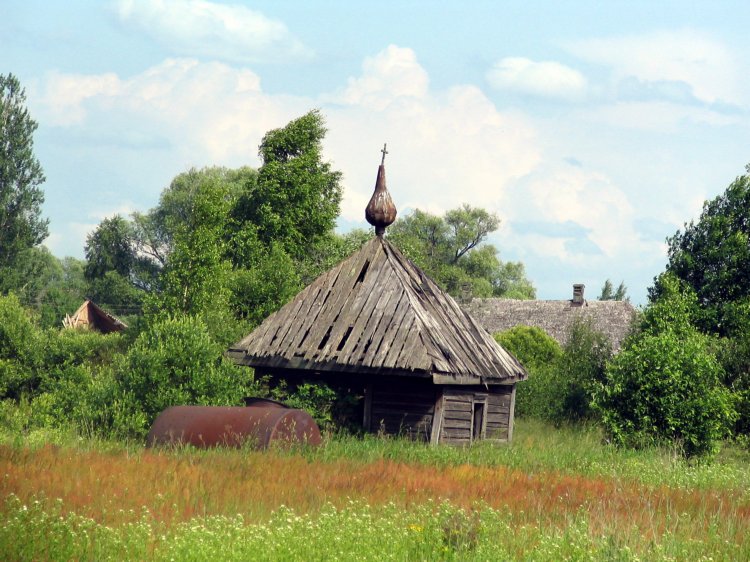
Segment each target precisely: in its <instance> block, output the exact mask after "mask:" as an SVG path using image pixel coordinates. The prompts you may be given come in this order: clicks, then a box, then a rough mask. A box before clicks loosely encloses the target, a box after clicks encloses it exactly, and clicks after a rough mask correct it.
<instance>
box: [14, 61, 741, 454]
mask: <svg viewBox="0 0 750 562" xmlns="http://www.w3.org/2000/svg"><path fill="white" fill-rule="evenodd" d="M0 92H1V93H2V95H0V113H1V114H2V116H3V120H2V122H0V135H2V142H1V143H0V226H2V228H0V400H1V401H2V407H1V410H0V412H2V418H3V422H4V424H5V425H6V427H10V428H13V430H14V431H29V430H33V429H34V428H36V427H43V428H60V429H63V430H66V429H70V428H73V429H74V430H76V431H78V432H81V433H97V434H103V435H107V436H118V437H141V436H142V435H143V434H144V432H145V431H146V430H147V428H148V426H149V424H150V423H151V421H152V420H153V418H154V416H155V415H156V414H157V413H158V412H159V411H161V410H162V409H163V408H165V407H166V406H169V405H172V404H184V403H193V404H238V403H240V402H241V398H242V397H243V396H246V395H249V394H255V395H269V396H273V397H275V398H279V399H282V400H287V401H289V402H290V403H291V404H293V405H295V406H300V407H306V408H308V409H310V410H311V411H313V413H314V414H315V415H316V417H317V418H318V419H319V421H321V423H323V424H324V426H325V425H328V426H333V425H334V424H335V423H336V422H338V423H340V422H341V420H340V416H339V414H340V413H341V412H342V411H345V410H346V408H347V407H350V406H351V403H352V398H351V397H349V396H347V389H345V388H344V389H331V388H328V387H326V386H321V385H312V384H301V385H298V386H295V387H293V388H292V387H286V386H284V385H283V384H282V385H278V384H277V385H275V386H272V385H271V384H270V381H266V380H256V379H254V378H253V373H252V371H251V370H250V369H246V368H238V367H236V366H235V365H233V364H231V363H229V362H228V361H227V360H226V359H225V358H224V355H223V352H224V350H225V349H226V347H227V345H228V344H229V343H231V342H234V341H236V340H237V339H239V338H240V337H241V336H243V335H244V334H246V333H248V332H249V331H250V330H252V329H253V328H254V327H255V326H257V325H258V324H259V323H260V322H261V321H262V320H263V318H265V317H266V316H268V315H269V314H270V313H272V312H273V311H275V310H277V309H278V308H279V307H280V306H282V305H283V304H284V303H285V302H287V301H288V300H289V299H290V298H292V296H293V295H295V294H296V293H297V292H298V291H299V290H300V289H301V288H302V287H303V286H304V285H305V284H307V283H309V282H310V281H312V280H313V279H314V278H315V277H316V276H317V275H319V274H320V273H321V272H323V271H325V270H326V269H328V268H330V267H332V266H333V265H334V264H336V263H338V262H339V261H340V260H342V259H343V258H344V257H346V256H347V255H349V254H351V253H352V252H354V251H355V250H357V249H358V248H359V247H361V245H362V244H363V243H364V242H365V241H366V240H367V239H369V237H370V236H371V234H370V233H369V232H366V231H363V230H354V231H352V232H349V233H347V234H344V235H342V234H338V233H336V232H335V230H334V227H335V223H336V219H337V217H338V215H339V210H340V201H341V181H342V176H341V173H340V172H338V171H336V170H334V169H332V167H331V165H330V164H329V163H327V162H325V161H324V160H323V159H322V156H321V150H322V141H323V139H324V136H325V132H326V129H325V126H324V121H323V117H322V116H321V114H320V113H319V112H317V111H311V112H309V113H307V114H306V115H303V116H302V117H300V118H298V119H295V120H294V121H292V122H290V123H289V124H288V125H286V126H285V127H283V128H280V129H276V130H273V131H270V132H268V133H267V134H266V135H265V136H264V138H263V140H262V142H261V144H260V147H259V155H260V161H261V165H260V167H259V168H258V169H257V170H256V169H252V168H249V167H244V168H240V169H226V168H204V169H201V170H195V169H193V170H189V171H187V172H184V173H182V174H179V175H178V176H177V177H175V178H174V180H173V181H172V182H171V184H170V185H169V186H168V187H166V189H165V190H164V191H163V192H162V194H161V197H160V199H159V202H158V204H157V206H156V207H155V208H153V209H151V210H150V211H148V212H146V213H134V214H132V215H131V216H129V217H123V216H114V217H111V218H108V219H105V220H104V221H102V223H101V224H100V225H99V226H98V227H97V228H96V229H95V230H94V231H93V232H92V233H91V235H90V236H89V237H88V238H87V241H86V245H85V249H84V250H85V260H76V259H73V258H65V259H63V260H60V259H58V258H56V257H54V256H52V255H51V254H50V253H49V252H48V251H47V250H46V249H45V248H44V247H43V246H41V245H40V244H41V242H42V241H43V240H44V239H45V237H46V236H47V221H46V220H45V219H44V218H43V217H42V214H41V204H42V203H43V201H44V194H43V192H42V190H41V188H40V185H41V184H42V183H43V181H44V175H43V172H42V169H41V165H40V164H39V162H38V161H37V159H36V158H35V157H34V154H33V132H34V130H35V129H36V123H35V122H34V121H33V120H32V119H31V117H30V116H29V114H28V111H27V110H26V108H25V96H24V91H23V89H22V88H21V87H20V84H19V83H18V81H17V79H15V77H13V76H12V75H7V76H0ZM749 214H750V179H749V177H748V176H747V175H745V176H740V177H738V178H737V179H736V181H735V182H733V183H732V184H731V185H730V186H729V188H728V189H727V191H726V192H725V193H724V194H722V195H720V196H719V197H717V198H716V199H714V200H713V201H710V202H707V203H706V204H705V206H704V210H703V213H702V215H701V217H700V219H699V220H698V221H697V222H695V223H693V222H691V223H689V224H686V225H685V226H684V228H683V230H681V231H678V232H677V233H676V234H675V235H674V236H673V237H671V238H669V239H668V244H669V256H668V257H669V259H668V263H667V267H666V270H665V272H663V273H662V274H660V275H659V276H658V277H657V278H655V280H654V285H653V286H652V287H651V289H650V292H649V299H650V302H649V305H648V306H647V307H646V308H645V310H643V312H642V314H641V316H640V319H639V321H638V323H637V325H636V326H634V329H633V333H632V334H631V335H630V337H629V338H628V339H627V340H626V341H625V343H624V345H623V348H622V350H621V352H620V353H619V354H617V355H616V356H613V355H612V352H611V346H610V342H608V341H607V340H606V338H605V337H604V336H603V335H602V334H599V333H597V332H595V331H594V330H593V329H592V328H591V326H589V325H587V324H585V323H578V324H576V325H574V326H572V327H571V330H570V337H569V340H568V341H567V342H566V343H565V345H563V346H562V347H560V346H559V345H558V344H557V343H556V342H554V341H553V340H551V338H549V337H548V336H547V335H546V334H544V333H543V332H541V331H540V330H535V329H531V328H527V327H518V328H515V329H513V330H511V331H509V332H506V333H503V334H499V335H497V338H498V341H500V342H501V343H502V344H503V345H504V346H506V347H507V348H508V349H509V350H510V351H512V352H513V353H515V354H516V355H517V356H518V357H519V358H520V359H521V360H522V362H523V363H524V364H525V365H526V366H527V368H528V369H529V371H530V377H529V381H527V382H526V383H522V384H520V385H519V390H518V404H517V412H518V414H519V415H523V416H533V417H538V418H542V419H546V420H551V421H553V422H555V423H558V424H560V423H571V422H580V421H588V422H593V423H598V424H600V425H601V427H602V428H603V429H604V431H605V433H606V435H607V436H608V438H609V439H610V440H611V441H612V442H614V443H617V444H621V445H628V446H636V447H641V446H651V445H662V444H667V445H669V446H671V447H674V448H675V450H677V451H679V452H680V453H682V454H684V455H686V456H689V457H691V456H705V455H710V454H711V453H713V452H715V451H716V449H717V447H718V443H719V442H720V440H721V439H723V438H725V437H727V436H734V437H735V438H737V439H739V440H741V441H742V440H744V441H745V442H747V441H748V440H749V439H748V433H749V432H750V375H749V374H748V371H749V368H750V284H748V283H747V279H748V278H750V244H749V242H748V234H750V232H749V230H750V217H749V216H748V215H749ZM498 227H499V220H498V218H497V217H496V216H495V215H494V214H492V213H490V212H487V211H486V210H484V209H478V208H473V207H471V206H468V205H464V206H462V207H459V208H457V209H454V210H451V211H448V212H447V213H445V214H444V215H443V216H434V215H430V214H429V213H425V212H422V211H419V210H415V211H413V212H411V213H406V214H405V216H402V217H401V218H399V220H398V221H397V222H396V223H394V225H393V226H392V227H391V228H390V229H389V232H388V234H389V237H390V239H391V241H392V242H394V243H395V244H396V245H398V246H399V247H400V248H401V249H402V251H403V252H404V253H405V254H406V255H407V256H408V257H409V258H410V259H412V260H413V261H415V262H416V263H417V265H419V266H420V267H421V268H423V269H424V270H425V271H426V272H427V273H428V274H429V275H431V276H432V277H433V278H434V279H435V280H436V281H437V282H438V283H439V284H441V285H442V286H443V287H444V288H445V289H446V290H448V291H449V292H450V293H451V294H453V295H454V296H461V297H466V296H475V297H487V296H506V297H513V298H534V296H535V294H534V288H533V286H532V284H531V283H530V282H529V280H528V279H527V278H526V276H525V272H524V269H523V265H522V264H520V263H508V262H505V263H504V262H502V261H501V260H500V259H499V257H498V251H497V248H495V247H494V246H492V245H491V244H488V243H487V242H486V239H487V237H488V235H489V234H490V233H491V232H493V231H494V230H496V229H497V228H498ZM607 283H609V281H608V282H607ZM87 297H88V298H91V299H93V300H94V301H95V302H97V303H98V304H99V305H100V306H102V307H104V308H105V309H106V310H108V311H110V312H112V313H114V314H116V315H118V316H120V317H122V319H123V320H125V321H126V322H127V323H128V324H129V326H130V327H129V328H128V329H127V330H126V331H125V332H123V333H121V334H117V335H107V336H102V335H98V334H95V333H90V332H85V331H84V332H80V331H71V330H62V329H61V321H62V319H63V317H64V315H65V314H70V313H72V312H73V311H74V310H75V309H76V308H77V307H78V305H79V304H81V302H82V301H83V299H84V298H87ZM600 298H602V299H613V298H614V299H623V298H626V290H625V286H624V284H621V285H620V286H619V287H618V288H617V290H614V288H613V287H612V285H611V283H609V285H608V284H605V286H604V287H603V289H602V294H601V297H600Z"/></svg>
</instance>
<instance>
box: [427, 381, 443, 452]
mask: <svg viewBox="0 0 750 562" xmlns="http://www.w3.org/2000/svg"><path fill="white" fill-rule="evenodd" d="M442 427H443V389H442V388H440V389H439V390H438V395H437V399H436V400H435V411H434V412H433V414H432V432H431V433H430V445H437V444H438V443H439V442H440V430H441V429H442Z"/></svg>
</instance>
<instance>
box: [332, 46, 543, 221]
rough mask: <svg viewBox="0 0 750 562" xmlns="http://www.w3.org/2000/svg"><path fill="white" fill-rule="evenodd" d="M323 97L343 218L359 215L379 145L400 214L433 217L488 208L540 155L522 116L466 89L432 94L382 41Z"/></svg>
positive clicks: (404, 56) (417, 69)
mask: <svg viewBox="0 0 750 562" xmlns="http://www.w3.org/2000/svg"><path fill="white" fill-rule="evenodd" d="M326 99H327V101H328V102H329V104H330V105H329V107H325V106H324V111H325V113H326V115H327V116H328V122H329V125H330V126H329V129H330V130H329V133H328V137H327V140H326V146H327V152H328V153H329V154H331V155H335V158H334V159H335V164H336V165H337V166H340V167H341V168H342V169H343V170H344V171H345V185H346V193H345V198H344V201H343V204H342V215H343V216H344V217H345V218H347V219H349V220H361V219H362V216H363V214H364V207H365V205H366V203H367V200H368V199H369V197H370V195H371V194H372V188H373V186H374V184H375V173H376V170H377V164H378V161H379V153H378V151H379V149H380V148H381V147H382V144H383V142H388V147H389V151H390V155H389V156H388V159H387V169H388V182H389V185H390V189H391V192H392V195H393V197H394V201H395V202H396V205H397V207H398V208H400V209H401V210H402V211H403V210H405V209H407V208H420V209H424V210H428V211H431V212H435V213H441V212H443V211H445V210H447V209H450V208H452V207H455V206H457V205H459V204H461V203H462V202H468V203H471V204H472V205H480V206H485V207H488V208H495V207H497V206H498V204H499V202H500V201H501V200H502V199H503V196H504V190H505V189H506V187H507V186H508V185H509V183H510V182H511V181H512V179H513V178H517V177H520V176H523V175H525V174H527V173H529V172H530V171H531V170H532V169H533V168H534V166H535V165H536V164H537V163H538V161H539V158H540V155H539V151H538V148H537V143H536V132H535V130H534V128H533V127H532V125H531V124H530V123H529V122H528V121H527V120H526V119H525V118H524V117H523V116H521V115H519V114H516V113H512V112H507V113H506V112H500V111H498V109H497V108H496V107H495V105H494V104H493V103H492V102H491V101H490V100H489V99H488V98H487V97H486V96H485V95H484V94H483V93H482V91H481V90H479V88H477V87H475V86H468V85H464V86H455V87H453V88H450V89H448V90H445V91H431V90H430V89H429V79H428V76H427V72H426V71H425V70H424V68H422V66H421V65H420V64H419V63H418V61H417V58H416V55H415V54H414V52H413V51H412V50H411V49H404V48H399V47H395V46H393V45H391V46H389V47H388V48H387V49H385V50H383V51H381V52H380V53H378V54H377V55H376V56H374V57H370V58H368V59H366V60H365V62H364V64H363V66H362V73H361V75H360V76H357V77H355V78H350V79H349V81H348V87H347V88H346V89H345V90H344V91H342V92H339V93H338V94H337V95H335V96H331V97H327V98H326ZM355 139H356V140H355Z"/></svg>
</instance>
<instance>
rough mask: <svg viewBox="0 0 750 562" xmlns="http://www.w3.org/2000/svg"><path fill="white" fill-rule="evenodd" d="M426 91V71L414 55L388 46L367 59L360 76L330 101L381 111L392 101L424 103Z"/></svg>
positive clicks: (411, 51) (409, 50)
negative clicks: (417, 101)
mask: <svg viewBox="0 0 750 562" xmlns="http://www.w3.org/2000/svg"><path fill="white" fill-rule="evenodd" d="M428 88H429V78H428V76H427V72H426V71H425V70H424V68H422V67H421V66H420V64H419V63H418V62H417V55H416V53H415V52H414V51H413V50H411V49H405V48H400V47H397V46H396V45H389V46H388V47H387V48H386V49H385V50H383V51H381V52H380V53H378V54H377V55H375V56H372V57H367V58H366V59H365V61H364V63H363V64H362V74H361V75H360V76H358V77H356V78H349V80H348V86H347V88H346V89H345V90H344V92H343V93H341V94H339V95H338V96H335V97H333V98H332V100H333V101H339V102H342V103H345V104H348V105H359V106H364V107H368V108H371V109H374V110H383V109H385V108H386V107H387V106H388V104H390V103H392V102H393V101H395V100H423V99H424V98H425V97H426V96H427V93H428Z"/></svg>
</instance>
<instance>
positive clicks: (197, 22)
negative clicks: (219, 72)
mask: <svg viewBox="0 0 750 562" xmlns="http://www.w3.org/2000/svg"><path fill="white" fill-rule="evenodd" d="M116 13H117V16H118V18H119V19H120V21H122V22H123V23H124V24H126V25H131V26H133V27H135V28H137V29H140V30H142V31H143V32H145V33H146V34H148V35H150V36H151V37H153V38H154V39H156V40H157V41H159V42H160V43H162V44H164V45H165V46H166V47H167V48H169V49H172V51H173V52H174V53H175V54H177V55H182V56H190V57H207V58H211V59H215V60H224V61H229V62H240V63H246V62H258V61H264V62H268V61H269V60H283V59H286V58H308V57H310V56H311V54H312V53H311V51H310V49H308V48H307V47H305V46H304V45H303V44H302V43H301V42H300V40H299V39H297V38H296V37H294V36H293V35H292V34H291V33H290V32H289V30H288V29H287V27H286V25H284V23H282V22H280V21H276V20H272V19H270V18H267V17H266V16H264V15H263V14H261V13H260V12H257V11H254V10H250V9H248V8H246V7H244V6H241V5H239V4H217V3H214V2H207V1H205V0H120V1H119V2H118V3H117V7H116Z"/></svg>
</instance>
